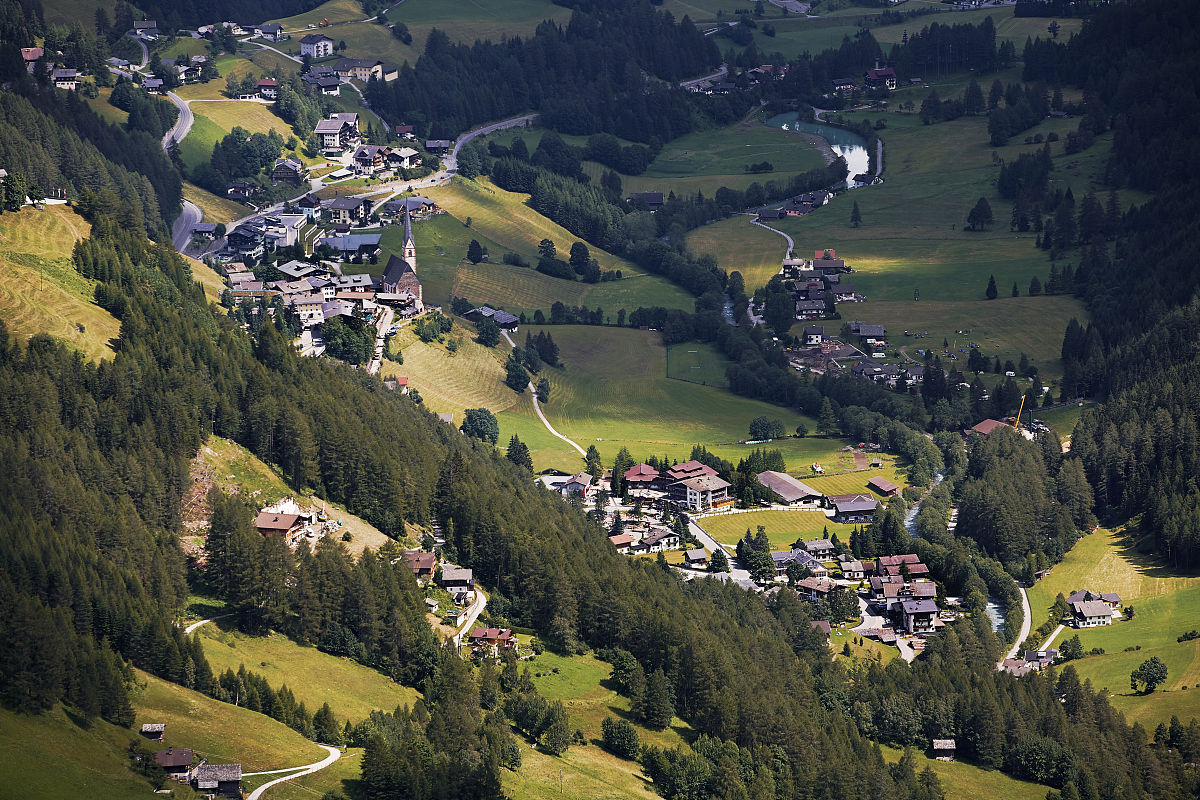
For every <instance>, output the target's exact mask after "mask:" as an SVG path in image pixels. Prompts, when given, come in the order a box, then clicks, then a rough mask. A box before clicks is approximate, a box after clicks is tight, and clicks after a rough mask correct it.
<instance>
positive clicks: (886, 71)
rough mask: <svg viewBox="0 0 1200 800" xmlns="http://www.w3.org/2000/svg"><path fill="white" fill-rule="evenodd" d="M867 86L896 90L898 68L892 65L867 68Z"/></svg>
mask: <svg viewBox="0 0 1200 800" xmlns="http://www.w3.org/2000/svg"><path fill="white" fill-rule="evenodd" d="M867 86H869V87H871V88H872V89H887V90H888V91H889V92H890V91H894V90H895V88H896V70H894V69H892V68H891V67H883V68H882V69H879V68H876V69H869V70H867Z"/></svg>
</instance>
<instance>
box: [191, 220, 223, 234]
mask: <svg viewBox="0 0 1200 800" xmlns="http://www.w3.org/2000/svg"><path fill="white" fill-rule="evenodd" d="M216 231H217V224H216V223H215V222H197V223H196V224H195V225H193V226H192V233H216Z"/></svg>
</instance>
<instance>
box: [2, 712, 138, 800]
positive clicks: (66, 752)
mask: <svg viewBox="0 0 1200 800" xmlns="http://www.w3.org/2000/svg"><path fill="white" fill-rule="evenodd" d="M135 738H137V737H136V735H135V734H134V733H133V732H132V731H130V730H126V729H124V728H120V727H118V726H116V725H113V724H111V723H108V722H105V721H103V720H100V719H97V720H95V721H93V722H91V723H90V724H87V725H84V724H82V720H80V719H79V718H78V717H76V716H75V715H74V714H71V713H68V712H67V711H65V710H64V709H63V708H62V707H61V706H56V707H54V708H52V709H50V710H49V711H46V712H45V713H42V714H38V715H36V716H35V715H32V714H21V713H18V712H16V711H10V710H8V709H7V708H4V709H0V775H4V779H5V784H6V789H13V790H17V787H19V790H17V794H16V795H11V796H22V797H37V798H39V799H40V800H75V799H76V798H78V797H79V796H80V787H84V786H86V787H87V790H88V791H87V793H88V794H89V795H90V796H92V797H139V796H148V795H149V794H150V785H149V783H147V782H146V780H144V779H143V778H141V777H139V776H137V775H135V774H134V773H133V772H132V771H131V770H130V769H129V766H128V764H129V757H128V755H127V749H126V748H128V746H129V742H130V741H131V740H133V739H135ZM6 796H10V795H6Z"/></svg>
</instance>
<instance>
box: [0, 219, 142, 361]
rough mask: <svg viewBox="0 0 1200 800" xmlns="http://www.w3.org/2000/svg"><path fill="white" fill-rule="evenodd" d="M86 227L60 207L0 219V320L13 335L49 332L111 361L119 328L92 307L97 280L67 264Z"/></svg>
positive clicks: (26, 335) (83, 222) (86, 353)
mask: <svg viewBox="0 0 1200 800" xmlns="http://www.w3.org/2000/svg"><path fill="white" fill-rule="evenodd" d="M90 229H91V226H90V225H88V223H87V221H86V220H84V219H83V218H81V217H80V216H78V215H77V214H76V213H75V212H74V211H73V210H71V208H70V207H68V206H63V205H49V206H46V207H45V208H44V209H42V210H37V209H34V208H29V207H27V208H23V209H21V210H20V211H18V212H15V213H13V212H10V213H6V214H3V215H0V317H2V318H3V319H4V322H5V323H6V324H7V325H8V329H9V331H10V332H11V333H12V334H13V335H15V336H18V337H20V338H22V339H25V338H28V337H30V336H32V335H33V334H35V333H49V334H50V335H51V336H54V337H56V338H58V339H62V340H63V341H65V342H68V343H69V344H71V345H72V346H73V347H76V348H78V349H79V350H81V351H82V352H83V353H84V354H85V355H87V356H88V358H91V359H92V360H98V359H101V358H111V357H112V353H113V351H112V346H111V345H110V344H109V342H110V340H112V339H115V338H116V337H117V335H118V334H119V333H120V328H121V326H120V323H119V322H117V319H116V318H115V317H113V316H112V314H109V313H108V312H107V311H105V310H104V309H102V308H100V307H99V306H97V305H96V304H95V301H94V300H93V296H92V290H93V289H94V288H95V285H96V282H95V281H90V280H88V279H86V278H84V277H83V276H82V275H80V274H79V273H78V272H76V271H75V268H74V267H73V266H72V265H71V248H72V247H73V246H74V244H75V242H77V241H78V240H80V239H82V238H84V237H86V236H87V235H88V232H89V231H90Z"/></svg>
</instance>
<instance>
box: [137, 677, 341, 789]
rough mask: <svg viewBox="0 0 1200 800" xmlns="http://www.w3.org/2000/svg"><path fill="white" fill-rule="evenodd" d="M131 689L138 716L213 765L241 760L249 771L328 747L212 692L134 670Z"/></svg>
mask: <svg viewBox="0 0 1200 800" xmlns="http://www.w3.org/2000/svg"><path fill="white" fill-rule="evenodd" d="M134 676H135V680H136V682H137V685H136V686H135V688H134V689H133V690H132V691H131V692H130V695H131V697H130V699H131V700H132V702H133V708H134V711H135V712H136V714H137V719H136V721H135V722H134V729H135V730H136V729H138V728H140V727H141V725H142V724H143V723H146V722H163V723H166V726H167V743H168V744H171V745H178V746H179V747H190V748H192V749H193V750H195V751H196V755H197V756H199V757H204V758H207V759H208V760H209V763H213V764H228V763H233V762H241V765H242V769H243V770H244V771H246V772H259V771H262V770H270V769H281V768H283V767H294V766H300V765H302V764H308V763H311V762H313V761H319V760H320V759H321V758H322V757H323V755H324V754H325V751H324V750H322V749H321V748H319V747H317V746H316V745H315V744H313V743H312V742H310V741H309V740H307V739H305V738H304V737H303V736H301V735H300V734H299V733H296V732H295V731H294V730H292V729H291V728H289V727H288V726H286V725H284V724H283V723H282V722H276V721H275V720H273V719H271V718H270V717H268V716H267V715H265V714H260V713H258V712H257V711H251V710H249V709H247V708H241V707H239V706H235V705H232V704H230V703H222V702H220V701H219V700H214V699H213V698H211V697H208V696H207V695H203V694H200V693H199V692H194V691H192V690H191V689H185V688H184V687H182V686H179V685H178V684H174V683H168V682H167V681H164V680H161V679H160V678H156V677H154V676H153V675H150V674H148V673H146V672H142V671H141V670H138V669H135V670H134ZM264 780H265V779H264Z"/></svg>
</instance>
